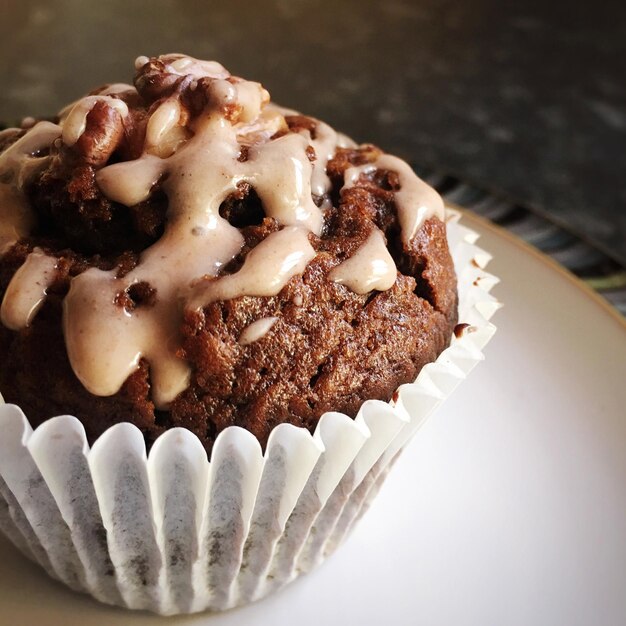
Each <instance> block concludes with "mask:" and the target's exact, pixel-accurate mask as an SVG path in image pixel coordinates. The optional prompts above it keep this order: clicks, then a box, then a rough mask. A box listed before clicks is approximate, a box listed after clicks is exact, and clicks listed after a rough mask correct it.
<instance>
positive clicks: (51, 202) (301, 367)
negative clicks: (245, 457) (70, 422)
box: [0, 55, 457, 450]
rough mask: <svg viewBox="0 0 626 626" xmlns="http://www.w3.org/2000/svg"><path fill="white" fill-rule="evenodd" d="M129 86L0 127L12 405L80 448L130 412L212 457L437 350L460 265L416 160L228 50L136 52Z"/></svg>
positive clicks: (353, 399)
mask: <svg viewBox="0 0 626 626" xmlns="http://www.w3.org/2000/svg"><path fill="white" fill-rule="evenodd" d="M134 84H135V87H131V86H128V85H119V84H118V85H113V86H106V87H102V88H100V89H96V90H95V91H93V92H92V94H90V95H89V96H87V97H85V98H83V99H82V100H79V101H78V102H77V103H74V104H73V105H70V106H69V107H66V108H65V109H64V110H63V111H62V112H61V113H60V115H59V116H58V118H56V119H55V121H54V122H47V121H43V122H39V123H35V124H34V125H31V126H30V127H28V128H22V129H10V130H6V131H4V132H3V133H2V135H1V137H0V141H1V142H2V143H1V148H2V153H1V156H0V173H1V175H2V178H3V181H4V182H5V184H4V185H3V189H5V190H8V191H6V192H5V193H8V194H11V195H10V196H9V198H8V199H7V200H5V202H4V208H3V214H2V219H3V223H4V227H3V228H4V229H7V230H8V232H7V234H5V233H4V232H3V244H2V247H3V254H2V257H1V258H0V297H1V298H2V309H1V311H2V327H1V329H0V349H1V350H2V353H3V355H4V366H3V367H2V369H1V371H0V392H2V394H3V395H4V397H5V399H6V401H7V402H12V403H15V404H18V405H20V406H21V407H22V408H23V409H24V411H25V412H26V414H27V415H28V417H29V420H30V421H31V423H32V424H33V425H37V424H40V423H41V422H43V421H44V420H46V419H48V418H50V417H52V416H54V415H60V414H71V415H76V416H78V417H79V418H80V419H81V421H82V423H83V424H84V426H85V429H86V431H87V435H88V438H89V441H90V442H93V441H94V440H95V439H96V438H97V437H98V436H99V435H100V434H102V432H104V431H105V430H106V429H107V428H108V427H110V426H111V425H113V424H115V423H117V422H124V421H130V422H131V423H133V424H135V425H137V426H138V427H139V428H140V429H141V431H142V432H143V433H144V435H145V437H146V440H147V442H148V443H149V444H151V443H152V442H153V441H154V440H155V439H156V437H157V436H158V435H159V434H161V433H162V432H163V431H164V430H166V429H168V428H172V427H175V426H183V427H185V428H188V429H189V430H191V431H192V432H193V433H194V434H196V435H197V436H198V438H199V439H200V441H202V443H203V444H204V446H205V447H206V448H207V450H210V448H211V446H212V444H213V442H214V441H215V437H216V436H217V435H218V434H219V433H220V432H221V431H222V430H224V429H225V428H227V427H228V426H233V425H237V426H241V427H243V428H245V429H247V430H249V431H250V432H252V433H253V434H254V435H255V436H256V437H257V438H258V439H259V441H260V442H261V443H262V444H265V443H266V441H267V437H268V435H269V433H270V432H271V430H272V429H273V428H274V427H275V426H276V425H277V424H280V423H284V422H287V423H291V424H294V425H296V426H301V427H304V428H307V429H308V430H310V431H311V432H313V431H314V429H315V426H316V424H317V422H318V420H319V418H320V416H321V415H322V414H323V413H325V412H327V411H329V410H335V411H341V412H343V413H345V414H347V415H349V416H351V417H354V416H355V415H356V413H357V411H358V410H359V408H360V406H361V404H362V403H363V400H364V399H367V398H376V399H379V400H384V401H388V400H390V399H391V397H392V394H393V392H394V391H395V390H396V389H397V388H398V387H399V386H400V385H401V384H403V383H407V382H412V381H414V380H415V378H416V377H417V374H418V373H419V371H420V369H421V368H422V367H423V366H424V365H425V364H426V363H429V362H432V361H434V360H435V359H436V358H437V356H438V355H439V354H440V353H441V352H442V350H443V349H444V348H445V347H446V346H447V345H448V343H449V341H450V337H451V336H452V330H453V328H454V326H455V324H456V322H457V292H456V276H455V273H454V267H453V264H452V259H451V256H450V253H449V251H448V246H447V242H446V229H445V223H444V221H443V217H444V215H443V202H442V201H441V198H440V197H439V196H438V195H437V194H436V192H434V191H433V190H432V189H431V188H430V187H428V186H427V185H426V184H425V183H423V182H422V181H421V180H420V179H419V178H417V176H416V175H415V174H414V173H413V172H412V171H411V169H410V168H409V167H408V166H407V165H406V164H405V163H404V162H402V161H401V160H400V159H398V158H396V157H393V156H390V155H387V154H384V153H383V152H382V151H381V150H380V149H378V148H376V147H375V146H372V145H361V146H356V145H355V144H353V143H352V142H351V141H349V140H347V139H346V138H345V137H343V136H341V135H338V134H337V133H336V132H335V131H334V130H332V129H331V128H330V127H329V126H328V125H326V124H324V123H323V122H320V121H319V120H316V119H313V118H311V117H306V116H303V115H296V114H292V113H290V112H288V111H286V110H283V109H280V108H279V107H276V106H273V105H272V104H270V102H269V94H268V93H267V91H265V90H264V89H263V88H262V87H261V85H260V84H258V83H254V82H250V81H245V80H242V79H240V78H236V77H233V76H230V74H229V73H228V72H226V70H224V68H222V67H221V66H220V65H218V64H217V63H207V62H200V61H196V60H192V59H190V58H189V57H184V56H182V55H167V56H163V57H159V58H153V59H147V58H140V59H138V61H137V65H136V74H135V79H134ZM41 363H45V364H46V367H45V368H42V367H41V366H40V364H41ZM42 387H44V388H46V389H47V393H46V394H45V396H42V394H41V393H40V390H41V388H42Z"/></svg>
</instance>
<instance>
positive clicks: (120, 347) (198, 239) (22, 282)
mask: <svg viewBox="0 0 626 626" xmlns="http://www.w3.org/2000/svg"><path fill="white" fill-rule="evenodd" d="M136 68H137V75H136V77H135V87H132V86H130V85H126V84H123V83H117V84H115V85H110V86H108V87H105V88H103V89H100V90H98V91H97V92H96V93H95V94H94V95H90V96H87V97H85V98H83V99H81V100H78V101H77V102H75V103H72V104H71V105H69V106H68V107H66V108H65V109H63V111H61V113H60V114H59V123H58V124H52V123H49V122H40V123H38V124H35V125H34V126H33V127H32V128H31V129H30V130H28V131H26V132H25V134H24V135H23V136H22V137H20V138H19V139H17V141H15V142H14V143H12V144H10V145H9V147H8V148H7V149H5V151H4V152H2V153H1V154H0V254H2V253H3V252H5V251H6V250H7V249H8V247H10V246H11V245H12V244H13V243H14V242H15V241H17V240H19V239H20V238H23V237H25V236H27V235H28V233H29V231H30V229H31V228H32V222H33V218H32V215H31V213H30V210H29V208H28V203H27V202H26V199H25V196H24V188H25V185H26V184H27V183H28V182H29V181H30V180H32V179H33V178H34V177H35V176H36V174H37V172H38V171H40V169H41V168H42V167H45V166H46V164H47V162H48V159H49V158H50V157H48V156H47V154H48V152H49V151H50V149H51V147H52V144H53V143H54V142H57V144H56V148H59V145H60V142H61V141H62V142H63V148H62V149H63V150H66V151H70V152H71V151H74V153H75V154H77V155H80V156H81V157H82V158H84V160H85V162H87V163H89V164H90V166H92V167H94V168H95V181H96V183H97V185H98V187H99V189H100V191H101V192H102V193H103V194H104V195H105V196H106V197H107V198H108V199H109V200H111V201H113V202H116V203H119V204H122V205H126V206H128V207H135V206H136V205H138V204H140V203H142V202H144V201H146V200H148V199H150V198H151V196H152V194H154V193H155V190H157V189H158V190H159V192H162V193H164V194H165V195H166V196H167V203H168V204H167V207H168V208H167V221H166V225H165V231H164V233H163V234H162V235H161V236H160V238H158V239H157V240H156V241H155V242H154V243H153V244H152V245H151V246H150V247H148V248H147V249H145V250H144V251H143V252H142V253H141V257H140V259H139V262H138V263H137V265H136V267H134V269H132V270H131V271H129V272H127V273H126V274H124V275H123V276H122V277H120V276H119V275H118V272H117V271H116V270H115V269H114V270H111V271H104V270H101V269H97V268H91V269H89V270H87V271H84V272H83V273H81V274H79V275H78V276H76V277H74V278H73V279H72V281H71V285H70V290H69V293H68V294H67V296H66V297H65V299H64V302H63V315H64V318H63V323H64V333H65V339H66V343H67V350H68V355H69V359H70V362H71V364H72V367H73V369H74V371H75V373H76V375H77V377H78V378H79V379H80V380H81V382H82V383H83V385H84V386H85V387H86V388H87V389H88V390H89V391H90V392H92V393H94V394H96V395H102V396H106V395H111V394H114V393H116V392H117V391H118V390H119V389H120V387H121V385H122V384H123V382H124V381H125V380H126V378H127V377H128V376H129V374H131V373H132V372H133V371H134V370H135V369H136V368H137V366H138V364H139V361H140V359H142V358H143V359H146V360H147V361H148V363H149V365H150V372H151V382H152V395H153V400H154V401H155V404H156V405H157V406H158V407H161V408H163V407H167V405H168V404H169V403H170V402H171V401H172V400H173V399H174V398H175V397H176V396H177V395H178V394H179V393H180V392H181V391H183V390H184V389H185V387H186V386H187V385H188V382H189V376H190V371H189V367H188V365H187V364H186V362H185V361H184V360H182V359H181V358H180V357H179V356H178V352H179V348H180V337H179V332H180V331H179V329H180V326H181V321H182V316H183V313H184V310H185V309H187V310H189V311H201V310H202V309H203V308H204V307H206V306H207V305H209V304H210V303H211V302H215V301H220V300H226V299H231V298H237V297H241V296H272V295H276V294H278V293H279V292H280V291H281V289H282V288H283V287H284V286H285V285H286V284H287V282H288V281H289V280H290V279H291V278H292V277H293V276H295V275H297V274H302V273H303V272H304V271H305V268H306V266H307V265H308V263H309V262H310V261H311V260H312V259H313V258H314V257H315V255H316V252H315V249H314V248H313V245H312V241H314V239H315V237H316V236H321V235H322V234H323V228H324V211H325V210H327V208H328V207H329V203H330V195H329V191H330V190H331V187H332V185H331V181H330V180H329V178H328V176H327V174H326V166H327V163H328V161H329V159H331V158H332V157H333V155H334V154H335V152H336V150H337V148H338V147H345V146H352V145H353V144H352V143H351V142H350V141H349V140H347V139H346V138H345V137H343V136H341V135H338V134H337V133H336V132H335V131H334V130H333V129H332V128H331V127H330V126H328V125H326V124H323V123H322V122H318V121H314V120H311V118H306V119H308V120H309V121H310V122H312V124H313V125H312V126H311V127H304V128H296V129H295V130H290V127H289V125H288V121H287V119H286V118H287V117H289V116H291V115H292V113H293V112H289V111H287V110H285V109H281V108H280V107H277V106H275V105H269V94H268V93H267V91H266V90H265V89H263V87H262V86H261V85H260V84H259V83H255V82H251V81H245V80H242V79H240V78H236V77H232V76H230V74H229V73H228V72H227V71H226V70H225V69H224V68H223V67H222V66H221V65H219V64H218V63H215V62H209V61H199V60H196V59H192V58H191V57H187V56H184V55H166V56H162V57H158V58H152V59H149V58H147V57H139V58H138V59H137V61H136ZM137 102H144V103H148V104H147V105H146V106H145V113H142V115H143V116H144V117H145V118H146V122H145V126H144V127H145V130H144V132H143V135H142V141H143V143H142V149H141V150H140V151H139V152H135V156H138V158H133V159H132V160H123V159H121V160H120V159H119V158H117V159H115V161H117V162H113V163H109V161H110V156H111V155H112V154H113V153H114V151H115V150H116V149H117V147H118V146H119V145H121V144H122V143H123V141H124V140H125V138H127V137H128V136H129V135H130V134H132V132H134V130H135V129H136V125H137V121H136V119H135V117H134V114H133V111H132V107H133V106H137V105H136V104H131V103H137ZM141 106H144V105H141ZM97 119H104V120H106V124H108V126H109V127H108V128H105V129H103V130H102V132H100V134H98V133H97V132H95V131H94V124H95V122H94V120H97ZM96 130H98V129H97V128H96ZM6 132H15V131H6ZM59 138H60V139H59ZM0 139H1V136H0ZM92 145H96V148H97V154H96V156H93V155H92V156H91V157H89V155H88V154H87V151H88V150H89V149H90V146H92ZM376 169H384V170H389V171H393V172H395V173H396V174H397V177H398V180H399V188H398V189H397V191H396V192H395V199H396V205H397V211H398V217H399V223H400V226H401V231H402V239H403V241H404V243H405V244H406V243H408V242H409V241H410V240H411V238H412V237H413V236H414V235H415V233H416V232H417V230H418V229H419V227H420V225H421V224H422V223H423V222H424V220H425V219H427V218H428V217H431V216H437V217H439V218H443V204H442V201H441V199H440V198H439V196H438V195H437V194H436V192H434V191H433V190H432V189H430V188H429V187H428V186H427V185H425V184H424V183H423V182H422V181H420V180H419V179H418V178H417V177H416V176H415V174H414V173H413V172H412V170H411V169H410V167H409V166H408V165H407V164H406V163H404V162H403V161H401V160H400V159H396V158H395V157H391V156H388V155H382V156H380V157H379V158H378V160H377V161H376V162H374V163H369V164H367V165H360V166H356V167H351V168H349V169H348V170H347V171H346V173H345V186H346V187H350V186H353V185H356V184H358V181H359V178H360V177H361V176H362V175H368V174H370V173H371V172H372V171H374V170H376ZM242 185H245V186H247V187H248V188H251V189H253V190H254V193H255V194H256V195H257V196H258V199H259V201H260V203H261V205H262V207H263V212H264V215H265V216H266V217H267V218H273V219H274V220H275V221H276V223H277V224H278V226H279V230H277V231H275V232H272V233H271V234H269V235H268V236H267V237H266V238H265V239H263V240H262V241H261V242H260V243H258V244H257V245H256V247H254V248H252V249H251V250H250V251H249V252H248V254H247V255H246V256H245V258H244V262H243V265H242V266H241V267H240V269H239V270H237V271H236V272H235V273H232V274H228V273H224V271H223V270H224V268H225V266H226V265H227V264H228V263H229V262H231V261H232V260H233V259H235V257H237V256H238V255H239V254H240V252H241V251H242V249H243V247H244V245H245V240H244V236H243V234H242V232H241V231H240V229H239V228H237V227H235V226H234V225H232V224H231V223H229V221H227V220H226V219H224V218H223V217H222V216H221V215H220V207H221V205H222V204H223V203H224V202H225V201H226V200H227V199H228V198H229V197H231V196H232V195H233V194H236V193H237V192H238V190H239V189H240V187H241V186H242ZM373 228H374V229H373V230H372V232H371V234H370V235H369V237H368V239H367V240H366V242H365V243H364V244H363V245H362V246H361V247H360V248H359V249H358V250H357V252H356V253H355V254H353V255H352V257H350V258H348V259H347V260H345V261H344V262H343V263H341V264H340V265H339V266H337V267H335V269H334V270H332V272H331V274H330V276H329V278H330V279H331V280H334V281H336V282H337V283H340V284H343V285H345V286H346V287H347V288H349V289H351V290H353V291H355V292H357V293H360V294H361V293H367V292H369V291H371V290H386V289H389V288H391V286H392V285H393V284H394V282H395V279H396V266H395V264H394V261H393V259H392V258H391V256H390V254H389V252H388V251H387V247H386V242H385V238H384V235H383V233H382V232H381V231H380V230H378V229H377V228H376V227H373ZM55 262H56V261H55V259H53V258H52V257H49V256H46V255H44V254H43V253H42V252H41V251H37V250H36V251H34V252H33V253H32V254H31V255H30V256H29V258H28V260H27V262H26V263H25V264H24V266H23V267H22V268H21V269H20V270H19V271H18V272H17V273H16V274H15V275H14V277H13V279H12V281H11V283H10V285H9V288H8V290H7V291H6V293H5V296H4V300H3V303H2V321H3V323H4V324H5V325H6V326H8V327H9V328H12V329H16V330H17V329H20V328H23V327H25V326H27V325H28V324H29V323H30V322H31V320H32V318H33V316H34V315H35V313H36V311H37V308H38V307H39V306H40V305H41V303H42V302H43V299H44V298H45V295H46V287H47V286H48V285H49V281H50V280H51V278H50V277H51V276H52V275H53V274H54V266H55ZM138 284H145V285H148V287H149V289H150V290H151V293H154V294H155V297H154V298H153V299H152V300H151V301H150V302H149V303H141V302H140V303H138V304H137V306H133V307H131V308H132V310H129V308H128V307H127V306H125V305H124V304H123V303H124V302H125V301H127V299H126V300H125V299H124V297H122V296H123V295H124V294H126V295H128V294H130V293H131V292H132V290H133V287H134V286H135V285H138ZM275 321H276V318H273V317H270V318H263V319H261V320H258V321H257V322H254V323H253V324H251V325H250V326H248V327H247V328H246V329H245V330H244V331H243V333H242V335H241V338H240V343H241V344H242V345H247V344H249V343H252V342H254V341H256V340H258V339H259V338H260V337H262V336H263V335H264V334H265V333H266V332H267V331H268V330H269V329H270V328H271V327H272V326H273V324H274V323H275Z"/></svg>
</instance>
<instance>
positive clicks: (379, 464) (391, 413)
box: [0, 210, 498, 615]
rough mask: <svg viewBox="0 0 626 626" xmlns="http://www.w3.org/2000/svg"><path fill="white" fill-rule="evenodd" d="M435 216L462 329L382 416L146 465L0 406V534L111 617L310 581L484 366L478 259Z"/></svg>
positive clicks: (324, 422) (129, 433)
mask: <svg viewBox="0 0 626 626" xmlns="http://www.w3.org/2000/svg"><path fill="white" fill-rule="evenodd" d="M459 216H460V214H459V213H458V212H457V211H452V210H449V211H448V213H447V221H448V239H449V243H450V248H451V251H452V255H453V258H454V263H455V268H456V271H457V275H458V282H459V299H460V302H459V322H461V323H464V324H467V325H468V326H467V327H466V328H465V331H464V332H463V334H462V335H461V336H460V337H453V338H452V342H451V345H450V347H448V348H447V349H446V350H445V351H444V352H443V353H442V354H441V355H440V356H439V358H438V359H437V360H436V361H435V362H434V363H431V364H429V365H426V366H425V367H424V368H423V370H422V371H421V372H420V374H419V377H418V379H417V381H416V382H415V383H412V384H407V385H403V386H402V387H400V388H399V389H398V391H397V393H396V394H395V395H394V398H395V401H394V402H392V403H389V404H388V403H385V402H380V401H377V400H368V401H366V402H365V403H364V404H363V406H362V408H361V410H360V411H359V413H358V415H357V417H356V418H355V419H350V418H349V417H347V416H346V415H343V414H341V413H326V414H325V415H323V416H322V418H321V419H320V422H319V424H318V426H317V428H316V430H315V433H314V434H313V435H311V434H310V433H309V432H308V431H307V430H305V429H302V428H297V427H295V426H292V425H289V424H281V425H279V426H277V427H276V428H275V429H274V430H273V431H272V433H271V435H270V438H269V441H268V444H267V448H266V450H265V454H263V452H262V450H261V446H260V445H259V443H258V441H257V440H256V439H255V437H254V436H253V435H252V434H251V433H249V432H248V431H246V430H244V429H242V428H239V427H229V428H227V429H226V430H224V431H223V432H222V433H221V434H220V435H219V436H218V438H217V440H216V442H215V444H214V446H213V450H212V453H211V458H210V460H209V459H207V455H206V452H205V450H204V448H203V447H202V445H201V444H200V441H199V440H198V439H197V438H196V437H195V435H193V434H192V433H191V432H189V431H187V430H186V429H183V428H174V429H171V430H169V431H167V432H166V433H165V434H163V435H162V436H161V437H159V439H158V440H157V441H156V442H155V444H154V445H153V447H152V449H151V451H150V454H149V455H148V456H147V455H146V448H145V444H144V440H143V437H142V435H141V433H140V431H139V430H138V429H137V428H136V427H135V426H133V425H131V424H128V423H123V424H117V425H115V426H113V427H111V428H109V429H108V430H107V431H106V432H105V433H104V434H103V435H102V436H101V437H100V438H99V439H98V440H97V441H96V442H95V444H94V445H93V446H92V447H91V449H90V448H89V445H88V444H87V441H86V438H85V433H84V429H83V427H82V425H81V424H80V422H79V421H78V420H77V419H76V418H75V417H70V416H60V417H55V418H52V419H50V420H48V421H47V422H45V423H43V424H42V425H41V426H39V427H38V428H37V429H36V430H35V431H34V432H33V430H32V428H31V427H30V425H29V423H28V420H27V419H26V417H25V416H24V414H23V413H22V411H21V410H20V409H19V408H18V407H17V406H14V405H2V406H0V428H1V432H2V436H1V437H0V496H1V497H0V528H1V529H2V531H3V532H4V534H5V535H6V536H7V537H8V538H9V539H10V540H11V541H12V542H13V543H14V544H15V545H16V546H17V547H18V548H19V549H20V550H21V551H22V552H23V553H24V554H25V555H26V556H27V557H29V558H30V559H32V560H33V561H35V562H37V563H39V564H40V565H41V566H42V567H43V568H44V569H45V570H46V571H47V572H48V573H49V574H50V576H52V577H53V578H56V579H58V580H61V581H63V582H64V583H65V584H67V585H68V586H69V587H71V588H72V589H75V590H77V591H82V592H86V593H89V594H91V595H92V596H93V597H94V598H96V599H98V600H100V601H102V602H106V603H109V604H115V605H120V606H125V607H129V608H133V609H147V610H150V611H154V612H156V613H160V614H164V615H171V614H176V613H190V612H195V611H202V610H207V609H209V610H223V609H226V608H230V607H234V606H238V605H241V604H245V603H248V602H251V601H254V600H257V599H259V598H262V597H263V596H265V595H267V594H268V593H270V592H271V591H273V590H275V589H278V588H280V587H282V586H283V585H285V584H287V583H288V582H289V581H291V580H293V579H294V578H295V577H297V576H298V575H299V574H301V573H303V572H307V571H309V570H310V569H312V568H313V567H315V566H316V565H318V564H319V563H320V562H321V561H323V560H324V559H325V558H326V557H327V556H328V555H329V554H331V553H332V552H333V551H334V550H335V549H336V548H337V546H339V545H340V544H341V542H342V541H343V540H344V539H345V537H346V536H347V535H348V534H349V532H350V530H351V529H352V527H353V526H354V524H355V523H356V521H357V520H358V519H359V517H360V516H361V515H362V514H363V513H364V512H365V510H366V509H367V508H368V506H369V504H370V502H371V500H372V498H373V497H374V496H375V494H376V493H377V492H378V490H379V488H380V486H381V484H382V482H383V480H384V478H385V476H386V475H387V473H388V471H389V468H390V467H391V465H392V464H393V462H394V460H395V459H396V458H397V456H398V455H399V454H400V452H401V451H402V449H403V448H404V446H405V445H406V443H407V442H408V441H409V440H410V439H411V437H412V436H413V435H414V434H415V432H416V431H417V429H418V428H419V427H420V425H421V424H422V423H423V422H424V420H425V419H426V418H427V417H428V416H429V415H430V414H431V413H432V411H433V410H434V409H435V408H436V407H437V406H438V405H439V404H440V403H441V402H442V401H443V400H444V399H445V398H446V397H447V396H448V395H449V394H450V393H451V392H452V391H453V390H454V388H455V387H456V386H457V385H458V384H459V383H460V382H461V381H462V380H463V379H464V378H465V377H466V376H467V375H468V373H469V372H470V370H471V369H472V368H473V367H474V366H475V365H476V364H477V363H478V362H479V361H480V360H482V359H483V355H482V352H481V350H482V348H483V347H484V345H485V344H486V343H487V341H489V339H490V338H491V336H492V335H493V333H494V331H495V327H494V326H493V325H492V324H491V323H490V322H489V319H490V317H491V315H492V314H493V313H494V311H495V310H496V309H497V308H498V303H497V302H496V300H495V299H494V298H493V297H492V296H491V295H490V294H489V290H490V289H491V287H492V286H493V285H494V284H495V283H496V282H497V281H496V279H495V278H494V277H493V276H491V275H490V274H488V273H486V272H485V271H484V267H485V265H486V263H487V262H488V260H489V258H490V257H489V255H488V254H487V253H486V252H484V251H483V250H481V249H480V248H479V247H477V246H476V245H475V242H476V240H477V235H476V233H474V232H473V231H471V230H470V229H468V228H466V227H464V226H462V225H461V224H459Z"/></svg>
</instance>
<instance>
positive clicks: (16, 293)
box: [0, 248, 57, 330]
mask: <svg viewBox="0 0 626 626" xmlns="http://www.w3.org/2000/svg"><path fill="white" fill-rule="evenodd" d="M56 266H57V260H56V259H55V258H54V257H50V256H47V255H46V254H44V253H43V252H42V251H41V250H40V249H39V248H35V249H34V250H33V251H32V252H31V253H30V254H29V255H28V257H26V261H25V262H24V264H23V265H22V266H21V267H20V268H19V269H18V270H17V272H15V274H13V277H12V278H11V282H10V283H9V286H8V287H7V290H6V293H5V297H4V298H3V299H2V307H1V308H0V319H1V320H2V323H3V324H4V325H5V326H6V327H7V328H10V329H11V330H21V329H22V328H26V327H27V326H28V325H29V324H30V323H31V321H32V320H33V318H34V317H35V315H36V313H37V311H38V310H39V309H40V308H41V305H42V304H43V303H44V300H45V298H46V293H47V289H48V287H49V286H50V285H51V284H52V282H53V281H54V277H55V274H56V272H55V270H56Z"/></svg>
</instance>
